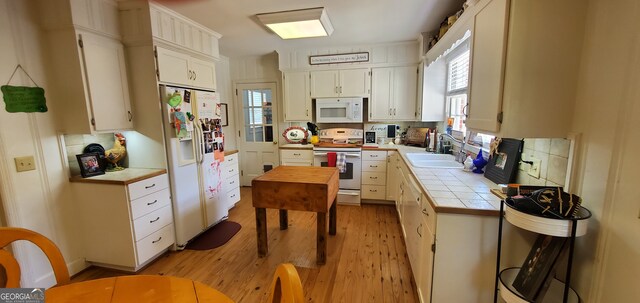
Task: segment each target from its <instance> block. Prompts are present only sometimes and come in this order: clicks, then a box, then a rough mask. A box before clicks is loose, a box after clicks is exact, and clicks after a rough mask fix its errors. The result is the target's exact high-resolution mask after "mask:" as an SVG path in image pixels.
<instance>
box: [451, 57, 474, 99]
mask: <svg viewBox="0 0 640 303" xmlns="http://www.w3.org/2000/svg"><path fill="white" fill-rule="evenodd" d="M448 80H449V81H448V82H449V85H448V87H447V92H452V91H459V90H465V89H466V88H467V86H468V85H469V51H468V50H467V51H465V52H464V53H462V54H460V55H459V56H457V57H455V58H454V59H453V60H451V61H450V62H449V79H448Z"/></svg>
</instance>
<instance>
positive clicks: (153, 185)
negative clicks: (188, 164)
mask: <svg viewBox="0 0 640 303" xmlns="http://www.w3.org/2000/svg"><path fill="white" fill-rule="evenodd" d="M155 186H156V184H155V183H153V184H151V185H149V186H145V187H144V189H149V188H152V187H155Z"/></svg>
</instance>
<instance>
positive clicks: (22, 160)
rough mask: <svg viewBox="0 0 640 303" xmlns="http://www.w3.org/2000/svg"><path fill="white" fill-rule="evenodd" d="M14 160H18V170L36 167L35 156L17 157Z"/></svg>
mask: <svg viewBox="0 0 640 303" xmlns="http://www.w3.org/2000/svg"><path fill="white" fill-rule="evenodd" d="M13 160H14V161H15V162H16V171H17V172H21V171H28V170H35V169H36V162H35V160H34V159H33V156H25V157H15V158H13Z"/></svg>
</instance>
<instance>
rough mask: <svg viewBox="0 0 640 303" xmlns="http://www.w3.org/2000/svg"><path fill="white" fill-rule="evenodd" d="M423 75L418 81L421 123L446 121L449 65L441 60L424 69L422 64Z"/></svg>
mask: <svg viewBox="0 0 640 303" xmlns="http://www.w3.org/2000/svg"><path fill="white" fill-rule="evenodd" d="M420 67H421V70H423V72H422V75H421V76H419V77H418V80H419V81H420V83H421V84H422V85H419V86H418V100H420V101H419V102H418V106H419V110H418V114H420V115H421V119H420V120H421V121H424V122H434V121H444V120H445V119H444V118H445V90H446V85H447V65H446V64H445V62H444V60H439V61H436V62H433V63H431V65H429V66H427V67H424V64H422V63H421V64H420Z"/></svg>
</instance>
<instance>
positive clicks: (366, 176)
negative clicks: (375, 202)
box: [362, 171, 387, 186]
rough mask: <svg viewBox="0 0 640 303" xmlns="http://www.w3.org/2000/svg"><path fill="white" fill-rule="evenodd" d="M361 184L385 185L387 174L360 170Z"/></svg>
mask: <svg viewBox="0 0 640 303" xmlns="http://www.w3.org/2000/svg"><path fill="white" fill-rule="evenodd" d="M362 184H370V185H383V186H385V185H386V184H387V174H386V173H375V172H370V171H365V172H362Z"/></svg>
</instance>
